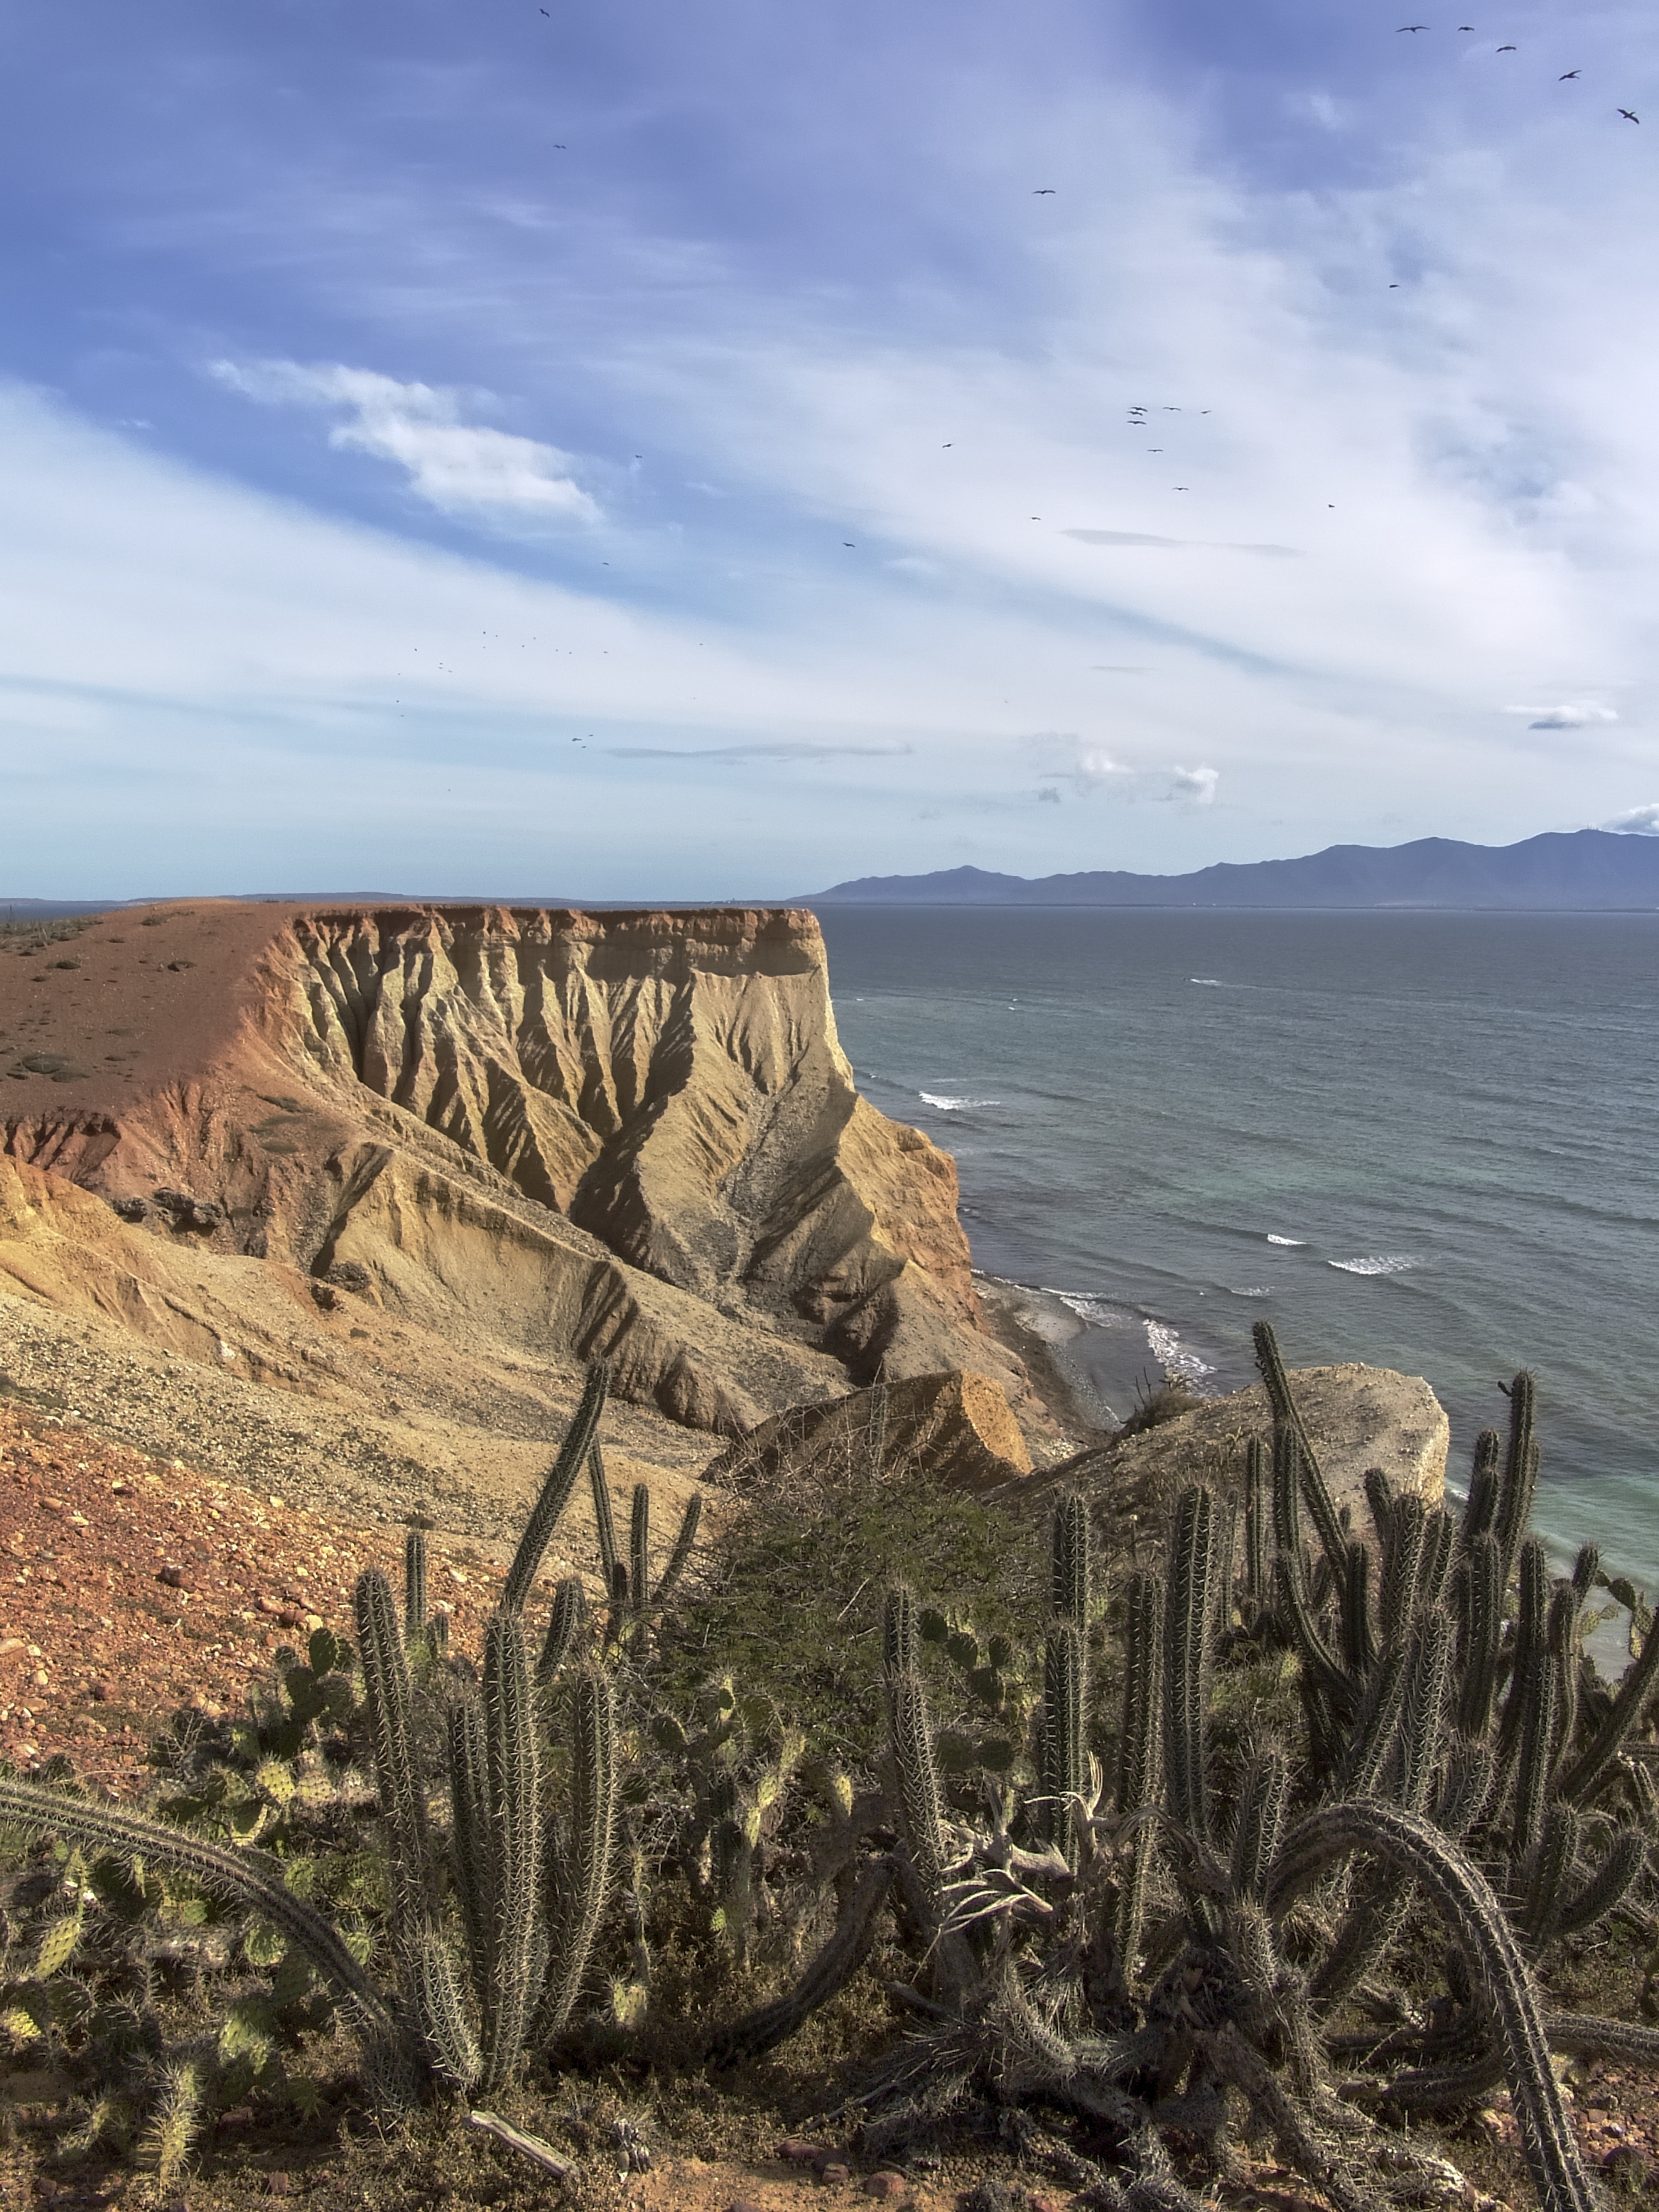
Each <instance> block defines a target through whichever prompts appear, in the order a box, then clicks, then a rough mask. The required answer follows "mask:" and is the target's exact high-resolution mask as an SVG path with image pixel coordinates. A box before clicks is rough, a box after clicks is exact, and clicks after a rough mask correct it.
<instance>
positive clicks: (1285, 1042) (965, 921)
mask: <svg viewBox="0 0 1659 2212" xmlns="http://www.w3.org/2000/svg"><path fill="white" fill-rule="evenodd" d="M819 919H820V921H821V922H822V924H823V932H824V936H825V939H826V940H827V942H828V945H829V963H830V981H831V987H832V989H833V992H834V997H835V1005H836V1020H837V1024H838V1025H839V1028H840V1031H841V1036H842V1044H843V1046H844V1048H845V1049H846V1051H847V1053H848V1057H849V1058H850V1059H851V1060H852V1061H853V1063H854V1067H855V1068H856V1070H857V1072H858V1076H859V1080H860V1088H861V1089H862V1090H863V1091H864V1092H865V1093H866V1096H867V1097H869V1098H870V1100H871V1101H872V1103H873V1104H875V1105H877V1106H878V1107H879V1108H880V1109H882V1111H883V1112H884V1113H886V1114H890V1115H893V1116H895V1117H896V1118H897V1119H899V1120H902V1121H910V1122H913V1123H915V1125H916V1126H917V1127H920V1128H922V1129H925V1130H926V1131H927V1133H928V1134H929V1135H930V1136H931V1137H933V1138H934V1139H936V1140H937V1141H938V1142H939V1144H941V1145H943V1146H945V1147H946V1148H947V1149H948V1150H949V1151H950V1152H952V1153H953V1154H954V1155H955V1157H956V1159H957V1165H958V1168H959V1170H960V1173H961V1181H962V1197H963V1225H964V1227H965V1228H966V1230H967V1231H968V1235H969V1240H970V1242H971V1243H972V1246H973V1253H974V1261H975V1266H976V1267H979V1268H981V1269H982V1270H984V1271H985V1272H986V1273H988V1274H991V1275H993V1276H998V1277H1001V1278H1003V1279H1006V1280H1010V1281H1013V1282H1018V1283H1021V1284H1024V1285H1030V1286H1033V1287H1037V1288H1041V1289H1043V1290H1045V1291H1049V1292H1051V1293H1053V1294H1054V1296H1055V1297H1057V1298H1058V1299H1059V1300H1060V1301H1063V1303H1064V1308H1065V1310H1066V1312H1068V1313H1070V1314H1072V1315H1074V1316H1076V1317H1077V1319H1078V1320H1079V1322H1082V1323H1083V1324H1084V1326H1083V1328H1082V1329H1081V1332H1080V1334H1078V1335H1077V1336H1076V1337H1075V1338H1073V1340H1072V1341H1071V1342H1070V1343H1069V1344H1068V1345H1066V1346H1065V1347H1064V1355H1063V1356H1064V1358H1065V1360H1066V1364H1068V1366H1069V1368H1070V1370H1071V1371H1072V1372H1073V1375H1074V1376H1075V1377H1076V1378H1077V1380H1078V1382H1079V1386H1080V1388H1081V1389H1082V1390H1083V1391H1085V1393H1091V1394H1092V1395H1093V1398H1094V1401H1095V1402H1096V1403H1097V1405H1098V1406H1099V1407H1100V1408H1101V1410H1102V1412H1103V1413H1110V1414H1112V1415H1115V1416H1117V1417H1120V1418H1121V1416H1122V1415H1123V1414H1124V1413H1127V1411H1128V1410H1129V1409H1130V1408H1131V1407H1132V1406H1133V1402H1134V1400H1135V1396H1136V1393H1137V1391H1138V1390H1139V1389H1145V1388H1147V1387H1149V1386H1151V1385H1152V1384H1155V1383H1156V1382H1157V1381H1158V1379H1159V1377H1160V1376H1161V1374H1162V1371H1163V1370H1164V1368H1165V1367H1174V1368H1176V1369H1178V1370H1181V1371H1182V1372H1183V1373H1184V1374H1186V1375H1187V1376H1189V1377H1190V1378H1191V1379H1192V1381H1193V1383H1194V1384H1195V1386H1196V1387H1197V1388H1199V1389H1201V1390H1203V1391H1205V1392H1206V1393H1207V1392H1214V1391H1221V1390H1228V1389H1236V1388H1237V1387H1239V1386H1241V1385H1242V1384H1243V1383H1247V1382H1249V1381H1251V1380H1253V1379H1254V1369H1253V1366H1252V1361H1251V1351H1250V1326H1251V1323H1252V1322H1255V1320H1256V1319H1258V1318H1259V1317H1260V1316H1263V1315H1265V1316H1267V1317H1268V1318H1269V1319H1271V1320H1272V1322H1273V1325H1274V1327H1275V1328H1276V1329H1277V1330H1278V1333H1279V1342H1280V1344H1281V1346H1282V1347H1283V1349H1284V1352H1285V1358H1286V1360H1287V1361H1288V1363H1289V1364H1291V1366H1293V1367H1294V1366H1312V1365H1316V1364H1322V1363H1324V1362H1327V1361H1333V1360H1345V1359H1361V1360H1366V1361H1369V1362H1370V1363H1371V1364H1373V1365H1376V1366H1383V1367H1394V1368H1400V1369H1403V1370H1407V1372H1410V1373H1412V1374H1419V1375H1423V1376H1427V1378H1428V1380H1429V1382H1430V1383H1431V1385H1432V1386H1433V1388H1434V1389H1435V1390H1436V1392H1437V1394H1438V1395H1439V1397H1440V1399H1441V1401H1442V1403H1443V1405H1444V1406H1445V1407H1446V1409H1447V1412H1448V1413H1449V1416H1450V1419H1451V1428H1452V1456H1451V1461H1450V1464H1449V1480H1450V1481H1451V1483H1452V1485H1453V1486H1454V1487H1455V1488H1457V1489H1459V1490H1460V1491H1461V1489H1462V1486H1463V1485H1464V1483H1465V1480H1466V1478H1467V1469H1468V1458H1469V1454H1470V1452H1471V1449H1472V1448H1473V1445H1474V1438H1475V1436H1476V1433H1477V1432H1478V1431H1479V1430H1480V1429H1481V1428H1482V1427H1486V1426H1496V1427H1499V1428H1501V1427H1502V1426H1503V1425H1504V1417H1505V1401H1504V1398H1503V1395H1501V1393H1500V1391H1499V1389H1498V1384H1499V1383H1500V1382H1502V1381H1506V1380H1507V1379H1508V1377H1509V1376H1510V1375H1511V1374H1512V1373H1513V1372H1514V1370H1516V1368H1517V1367H1519V1366H1527V1367H1530V1368H1532V1369H1533V1370H1534V1372H1535V1373H1536V1374H1537V1376H1538V1378H1539V1389H1540V1396H1541V1435H1542V1439H1543V1472H1542V1476H1541V1483H1540V1490H1539V1498H1538V1504H1537V1507H1536V1510H1535V1513H1534V1526H1535V1527H1536V1528H1537V1529H1538V1530H1539V1532H1540V1533H1541V1534H1542V1535H1543V1536H1544V1537H1545V1538H1546V1539H1547V1541H1548V1542H1549V1544H1550V1547H1551V1549H1552V1552H1553V1553H1556V1554H1557V1555H1558V1556H1559V1557H1561V1558H1563V1559H1565V1557H1567V1556H1570V1554H1571V1552H1572V1551H1573V1550H1574V1549H1575V1548H1576V1547H1577V1545H1578V1544H1579V1543H1580V1542H1582V1541H1584V1540H1586V1539H1587V1538H1594V1539H1595V1541H1597V1542H1598V1543H1599V1544H1600V1545H1601V1549H1602V1555H1603V1560H1604V1564H1606V1565H1607V1566H1608V1567H1609V1568H1610V1569H1612V1570H1615V1571H1622V1572H1626V1573H1628V1574H1630V1575H1632V1577H1634V1578H1635V1579H1636V1580H1637V1581H1638V1583H1643V1584H1644V1585H1645V1586H1646V1587H1647V1588H1648V1589H1654V1588H1655V1587H1656V1586H1659V1360H1656V1358H1655V1346H1654V1334H1655V1331H1654V1322H1655V1316H1656V1312H1659V1073H1656V1051H1655V1047H1656V1040H1659V915H1647V914H1633V915H1500V914H1482V915H1429V914H1404V913H1401V914H1318V915H1307V914H1299V915H1277V914H1241V913H1205V914H1194V913H1160V912H1156V911H1150V910H1142V911H1139V912H1101V911H1097V910H1090V909H1086V908H1036V909H1024V910H1020V909H1014V910H1009V909H1006V908H1005V909H997V910H994V911H991V910H987V909H983V908H914V907H911V908H836V907H833V906H826V907H825V908H823V910H822V911H821V913H820V915H819Z"/></svg>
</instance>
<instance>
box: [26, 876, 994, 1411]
mask: <svg viewBox="0 0 1659 2212" xmlns="http://www.w3.org/2000/svg"><path fill="white" fill-rule="evenodd" d="M149 931H153V933H152V934H149V935H146V932H149ZM75 942H76V948H77V950H76V954H75V958H76V962H77V963H78V965H77V966H76V968H75V969H73V970H70V969H65V971H64V972H63V973H61V974H60V973H58V971H57V969H55V967H43V966H41V964H40V963H38V962H37V963H34V965H33V968H28V969H25V968H24V965H23V963H18V962H7V961H0V1024H8V1025H9V1028H8V1030H0V1034H5V1033H9V1032H10V1031H12V1030H15V1033H17V1034H19V1035H22V1034H25V1030H26V1026H27V1035H28V1036H29V1037H30V1039H31V1040H32V1041H40V1038H39V1036H38V1035H37V1033H38V1032H41V1031H43V1030H46V1031H51V1034H50V1035H48V1036H46V1038H45V1042H48V1043H51V1044H52V1045H53V1047H54V1050H53V1052H52V1053H51V1054H43V1053H35V1054H20V1055H19V1058H18V1059H17V1060H16V1062H15V1064H14V1066H13V1067H12V1068H11V1069H9V1071H8V1072H9V1073H11V1074H13V1075H14V1076H15V1079H16V1081H17V1082H18V1084H19V1085H20V1086H21V1095H19V1094H14V1096H13V1097H11V1098H9V1099H8V1100H7V1101H6V1102H5V1103H6V1105H7V1106H8V1107H9V1109H11V1110H10V1112H9V1117H8V1119H7V1121H6V1122H5V1125H4V1131H5V1133H4V1144H5V1150H6V1152H8V1153H9V1154H10V1155H12V1156H13V1157H14V1158H18V1159H21V1160H24V1161H28V1162H32V1163H34V1164H39V1165H40V1166H43V1167H49V1168H51V1169H52V1170H56V1172H57V1173H58V1174H59V1175H62V1176H68V1177H70V1178H71V1179H72V1180H73V1182H76V1184H79V1185H81V1186H82V1187H83V1188H85V1189H87V1190H89V1191H93V1192H95V1193H97V1194H99V1195H100V1197H102V1198H105V1199H107V1200H110V1201H112V1203H117V1204H125V1206H128V1207H129V1208H130V1209H131V1211H132V1212H133V1213H134V1214H135V1215H136V1216H137V1218H138V1220H139V1221H140V1223H141V1225H142V1228H143V1232H144V1234H145V1235H146V1236H147V1237H149V1238H151V1239H155V1238H160V1239H161V1241H162V1243H164V1244H165V1245H166V1246H167V1249H169V1250H171V1251H173V1252H174V1253H175V1254H176V1253H178V1252H179V1251H180V1250H183V1249H189V1250H191V1251H194V1252H197V1253H200V1254H204V1255H205V1254H208V1253H214V1254H218V1255H233V1254H240V1255H244V1256H245V1257H246V1258H247V1259H249V1260H254V1261H264V1262H266V1263H267V1264H268V1265H270V1266H272V1267H277V1268H278V1269H283V1268H286V1269H288V1270H291V1271H297V1272H298V1273H300V1274H301V1275H303V1276H307V1277H321V1276H324V1275H325V1274H326V1273H327V1272H328V1270H329V1269H330V1268H331V1267H340V1266H342V1265H344V1266H345V1267H349V1268H351V1269H355V1270H360V1271H362V1273H361V1274H354V1275H353V1276H352V1277H351V1279H352V1280H353V1281H354V1282H362V1283H364V1284H366V1285H367V1286H368V1291H369V1293H370V1294H371V1295H372V1296H373V1297H374V1299H375V1300H376V1301H377V1302H378V1303H379V1304H381V1305H382V1306H383V1307H384V1308H385V1309H386V1310H387V1311H388V1312H390V1313H394V1314H396V1315H398V1316H400V1317H404V1318H406V1319H408V1320H409V1321H410V1322H416V1323H418V1325H419V1326H420V1327H422V1328H424V1329H427V1330H429V1331H431V1332H432V1333H433V1334H434V1335H435V1337H438V1338H447V1339H448V1340H451V1341H452V1342H453V1341H456V1340H462V1339H465V1337H466V1336H467V1334H468V1333H469V1332H471V1333H474V1334H483V1335H484V1336H486V1337H488V1338H489V1340H492V1341H494V1342H495V1343H497V1344H504V1345H507V1346H522V1347H524V1348H525V1349H526V1350H529V1351H532V1352H536V1353H538V1354H541V1355H544V1356H547V1355H550V1356H556V1357H557V1356H562V1357H565V1358H569V1359H573V1360H581V1359H586V1358H592V1357H595V1356H604V1357H605V1358H608V1359H610V1360H611V1363H612V1365H613V1369H614V1370H615V1375H616V1387H617V1391H618V1392H619V1394H620V1395H623V1396H626V1397H629V1398H630V1399H632V1400H633V1401H635V1402H638V1403H642V1404H650V1405H654V1406H655V1407H657V1408H658V1409H659V1410H660V1411H661V1412H663V1413H666V1414H668V1415H669V1416H670V1417H671V1418H672V1419H675V1420H678V1421H681V1422H689V1423H691V1424H693V1425H697V1426H701V1427H708V1428H712V1429H714V1430H716V1431H724V1432H725V1433H726V1434H736V1433H738V1432H739V1431H743V1430H744V1429H746V1428H748V1427H750V1426H751V1425H753V1424H754V1423H755V1422H756V1420H757V1419H760V1418H762V1417H763V1416H764V1415H766V1414H767V1413H769V1412H771V1411H773V1410H775V1409H776V1408H778V1407H781V1406H785V1405H789V1404H792V1403H799V1402H802V1401H813V1400H823V1399H826V1398H828V1397H830V1396H832V1395H838V1394H839V1393H841V1392H842V1391H844V1390H845V1389H846V1388H847V1385H848V1381H849V1380H851V1381H854V1382H858V1381H861V1380H865V1379H867V1377H868V1376H870V1374H871V1373H872V1372H873V1370H875V1368H876V1366H877V1364H878V1362H879V1363H884V1372H885V1373H886V1374H887V1375H888V1376H890V1377H896V1378H902V1377H903V1376H907V1375H915V1374H921V1373H925V1372H929V1371H938V1370H941V1369H945V1368H969V1369H974V1370H980V1371H982V1372H984V1373H987V1374H988V1375H990V1376H994V1377H995V1378H996V1379H997V1380H998V1381H999V1382H1000V1383H1002V1384H1003V1385H1004V1386H1005V1387H1006V1389H1008V1391H1009V1392H1011V1393H1012V1394H1013V1395H1016V1396H1017V1397H1023V1396H1024V1391H1025V1383H1024V1375H1023V1371H1022V1370H1020V1368H1019V1365H1018V1361H1017V1360H1016V1359H1015V1358H1013V1357H1012V1355H1011V1354H1009V1353H1007V1352H1005V1351H1004V1350H1002V1348H1001V1347H1000V1346H998V1345H997V1344H995V1343H994V1340H991V1339H990V1338H989V1337H988V1336H987V1335H986V1334H984V1333H983V1332H982V1330H981V1324H980V1316H979V1313H978V1309H977V1305H976V1303H975V1297H974V1291H973V1287H972V1283H971V1279H970V1275H969V1255H968V1247H967V1243H966V1239H965V1238H964V1237H963V1233H962V1231H961V1229H960V1227H959V1225H958V1224H957V1217H956V1200H957V1187H956V1171H955V1167H954V1164H953V1163H952V1162H951V1159H950V1158H949V1157H948V1155H946V1154H945V1153H943V1152H939V1150H938V1149H937V1148H936V1147H935V1146H933V1144H931V1143H930V1142H929V1140H928V1139H927V1138H926V1137H924V1136H922V1135H921V1134H920V1133H918V1132H917V1131H915V1130H913V1129H908V1128H904V1127H901V1126H899V1125H897V1124H896V1123H892V1122H890V1121H887V1120H885V1118H884V1116H883V1115H879V1114H878V1113H877V1112H875V1110H874V1109H872V1108H871V1107H870V1106H869V1105H868V1104H867V1103H866V1101H864V1100H863V1099H861V1098H860V1097H859V1096H858V1093H857V1091H856V1088H855V1086H854V1081H853V1077H852V1072H851V1070H850V1068H849V1067H848V1063H847V1060H846V1058H845V1056H844V1054H842V1050H841V1048H840V1044H839V1042H838V1040H837V1038H836V1028H835V1018H834V1015H833V1012H832V1011H831V1008H830V1003H829V982H828V976H827V973H826V968H825V962H824V956H823V942H822V939H821V938H820V936H819V933H818V930H817V923H816V922H815V921H814V920H813V918H812V917H811V915H807V914H803V913H797V912H790V911H782V912H757V911H747V910H738V909H732V910H726V911H718V912H708V913H695V914H684V915H680V914H662V913H643V912H642V913H630V914H614V915H590V914H580V913H571V912H545V911H535V910H525V909H514V910H512V911H507V910H506V909H502V908H404V909H396V910H390V909H388V910H377V911H356V912H337V911H320V910H306V909H301V908H288V909H283V908H253V909H249V908H231V907H224V906H213V905H205V906H201V907H197V908H190V909H187V910H186V909H168V908H161V909H157V910H155V913H154V914H152V915H122V916H120V917H119V918H118V922H117V921H114V920H113V919H112V921H111V922H109V923H107V924H101V923H100V924H99V925H96V926H94V928H93V929H92V930H90V931H89V932H88V933H86V936H85V938H84V939H76V941H75ZM164 955H167V956H168V957H163V956H164ZM20 971H21V972H20ZM112 1014H114V1015H115V1016H117V1017H118V1018H117V1019H116V1020H115V1021H113V1022H111V1021H110V1020H109V1017H110V1016H111V1015H112ZM89 1015H92V1016H95V1019H96V1021H97V1022H100V1023H102V1024H103V1030H102V1032H101V1033H103V1034H106V1035H107V1036H110V1037H118V1038H120V1039H121V1040H123V1042H122V1046H121V1057H120V1059H119V1060H114V1058H113V1055H112V1058H111V1062H110V1064H109V1065H107V1066H106V1065H103V1064H100V1062H99V1061H98V1060H97V1059H96V1057H95V1055H94V1054H93V1053H92V1052H91V1050H90V1041H91V1040H92V1037H93V1027H92V1026H89V1022H88V1017H89ZM54 1023H56V1024H57V1029H56V1030H52V1024H54ZM77 1023H78V1024H79V1027H78V1029H77V1027H76V1024H77ZM58 1045H61V1046H62V1047H63V1049H62V1051H58V1050H56V1047H57V1046H58ZM45 1058H55V1059H56V1060H58V1062H59V1065H58V1067H57V1070H56V1073H46V1074H40V1073H38V1072H37V1071H33V1070H32V1069H31V1068H30V1067H29V1066H27V1065H26V1062H27V1060H30V1059H45ZM66 1068H68V1069H73V1070H78V1071H79V1073H76V1074H72V1075H66V1074H65V1072H64V1071H65V1069H66ZM175 1201H179V1202H175ZM87 1225H88V1236H89V1237H90V1226H89V1217H88V1218H87ZM73 1241H74V1240H73V1237H71V1238H70V1242H73ZM96 1241H97V1240H96V1238H95V1237H93V1238H91V1243H94V1244H95V1243H96ZM54 1249H56V1250H57V1253H58V1259H57V1261H56V1262H55V1263H54V1264H56V1265H58V1267H59V1269H60V1273H63V1274H64V1279H65V1281H67V1279H68V1277H69V1276H70V1274H73V1273H74V1272H75V1268H74V1267H71V1266H70V1263H69V1261H68V1260H67V1259H66V1257H65V1254H64V1242H63V1240H62V1239H61V1238H60V1239H59V1240H58V1245H57V1246H56V1247H55V1248H54ZM76 1264H77V1265H78V1264H79V1263H76ZM88 1264H90V1263H88ZM29 1265H30V1266H32V1267H33V1269H34V1273H33V1277H32V1278H31V1280H30V1283H29V1287H30V1289H31V1291H32V1293H33V1295H36V1296H39V1297H48V1298H50V1297H53V1296H55V1295H56V1294H55V1293H54V1292H53V1291H52V1288H51V1285H50V1282H49V1280H48V1276H47V1274H46V1273H42V1271H41V1267H40V1255H39V1254H38V1253H37V1254H36V1255H35V1258H34V1260H33V1261H31V1262H30V1263H29ZM140 1272H141V1273H142V1270H141V1271H140ZM22 1279H23V1278H22V1276H21V1274H16V1273H14V1280H15V1281H16V1282H18V1283H19V1284H20V1285H21V1282H22ZM65 1295H67V1292H65Z"/></svg>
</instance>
